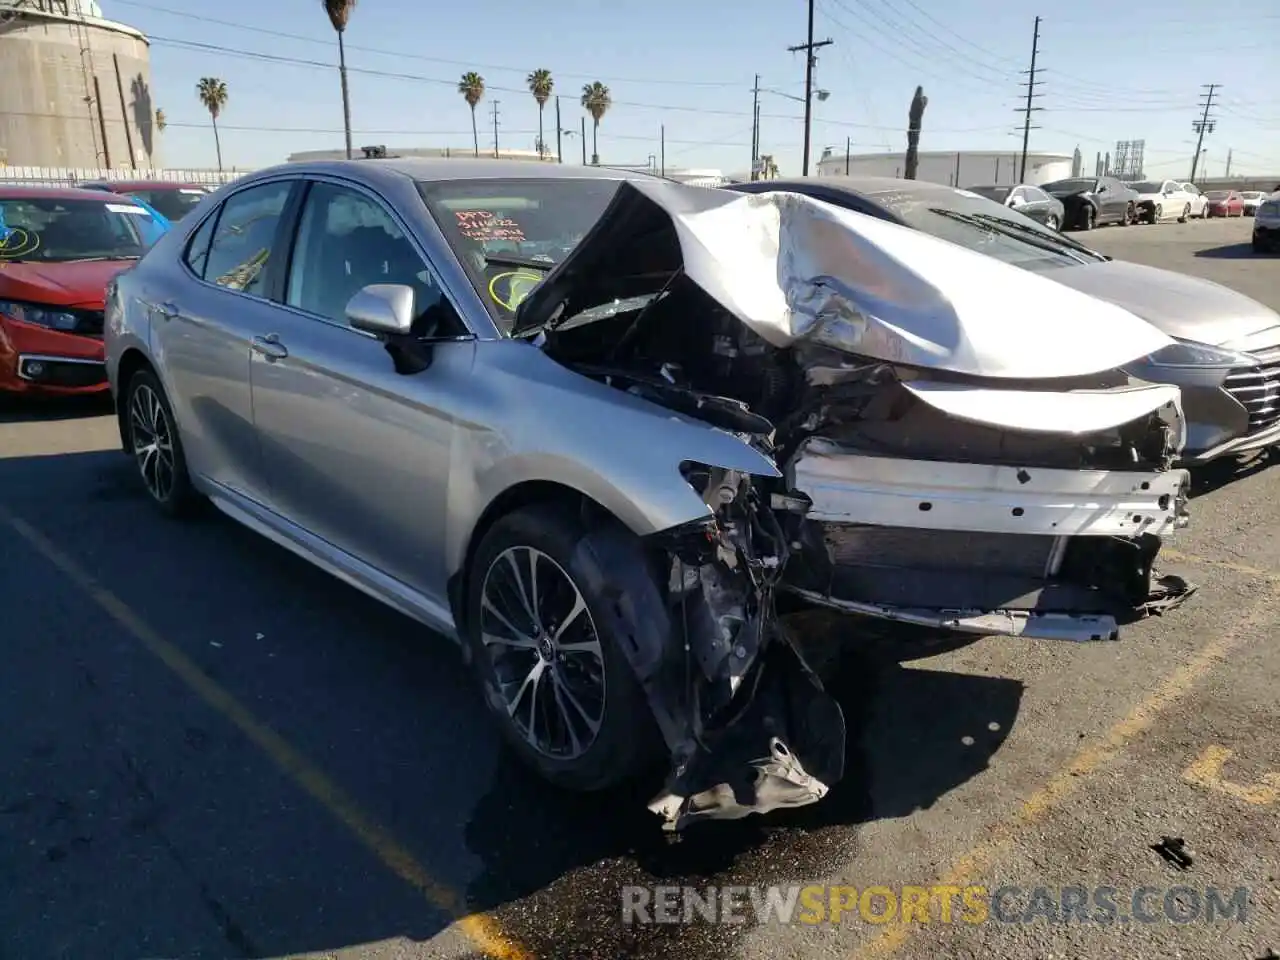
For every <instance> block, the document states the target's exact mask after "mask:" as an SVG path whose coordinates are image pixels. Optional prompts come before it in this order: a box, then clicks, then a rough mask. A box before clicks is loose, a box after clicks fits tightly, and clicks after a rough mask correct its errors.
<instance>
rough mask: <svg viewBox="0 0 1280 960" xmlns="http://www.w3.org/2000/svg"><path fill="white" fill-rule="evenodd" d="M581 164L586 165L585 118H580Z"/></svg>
mask: <svg viewBox="0 0 1280 960" xmlns="http://www.w3.org/2000/svg"><path fill="white" fill-rule="evenodd" d="M582 165H583V166H584V167H585V166H586V165H587V118H586V117H583V118H582Z"/></svg>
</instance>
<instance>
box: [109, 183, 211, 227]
mask: <svg viewBox="0 0 1280 960" xmlns="http://www.w3.org/2000/svg"><path fill="white" fill-rule="evenodd" d="M126 192H127V194H128V195H129V196H131V197H137V198H138V199H139V200H141V201H142V202H143V203H147V204H150V205H151V206H153V207H155V208H156V210H158V211H160V215H161V216H163V217H168V218H169V220H170V221H171V222H173V223H177V222H178V221H179V220H181V219H182V218H183V217H185V216H186V215H187V214H188V213H190V212H191V210H192V209H193V208H194V207H195V206H196V204H198V203H199V202H200V201H201V200H203V199H204V198H205V196H206V192H205V191H204V190H201V189H199V188H197V187H182V188H181V189H178V190H129V191H126Z"/></svg>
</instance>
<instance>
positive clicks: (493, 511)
mask: <svg viewBox="0 0 1280 960" xmlns="http://www.w3.org/2000/svg"><path fill="white" fill-rule="evenodd" d="M531 506H554V507H561V508H563V509H566V510H577V511H581V512H582V514H583V515H584V519H585V520H586V521H587V523H588V525H591V524H616V525H618V526H619V527H623V528H626V524H624V523H623V522H622V520H621V519H620V518H619V517H618V516H617V515H616V514H615V513H613V512H612V511H611V510H609V509H608V508H607V507H605V506H604V505H603V504H602V503H600V502H599V501H598V500H595V499H594V498H592V497H590V496H588V495H587V494H586V493H583V492H582V491H581V490H578V489H576V488H575V487H571V486H569V485H568V484H565V483H560V482H558V481H555V480H523V481H521V482H519V483H516V484H513V485H512V486H510V487H507V488H506V489H505V490H503V491H502V492H501V493H499V494H498V495H497V496H496V497H494V498H493V499H492V500H490V501H489V504H488V505H487V506H486V507H485V508H484V510H483V511H482V512H481V514H480V517H479V519H477V520H476V522H475V524H474V525H473V526H472V528H471V530H470V532H469V533H468V534H467V537H466V542H465V543H464V544H463V547H462V555H461V561H460V563H459V564H458V568H457V570H455V571H454V572H453V573H452V574H451V575H450V576H449V580H448V583H447V592H448V595H449V607H450V609H451V610H452V612H453V622H454V625H455V628H456V630H457V633H458V637H459V639H464V638H465V636H466V630H467V595H468V592H469V590H470V588H471V576H472V572H473V571H472V566H473V564H474V561H475V555H476V551H477V550H478V549H479V546H480V544H481V543H482V542H483V541H484V538H485V535H486V534H487V533H488V532H489V531H490V530H491V529H492V528H493V525H494V524H495V523H497V522H498V520H500V519H501V518H502V517H505V516H507V515H508V514H511V513H514V512H515V511H517V510H521V509H524V508H525V507H531ZM462 649H463V651H464V652H465V651H467V650H468V647H467V645H466V643H465V642H463V644H462Z"/></svg>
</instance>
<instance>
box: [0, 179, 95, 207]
mask: <svg viewBox="0 0 1280 960" xmlns="http://www.w3.org/2000/svg"><path fill="white" fill-rule="evenodd" d="M0 200H97V201H98V202H99V203H102V202H107V198H106V197H104V196H103V195H102V191H101V190H82V189H79V188H77V187H15V186H9V185H7V184H3V183H0ZM110 202H113V203H118V202H119V201H110Z"/></svg>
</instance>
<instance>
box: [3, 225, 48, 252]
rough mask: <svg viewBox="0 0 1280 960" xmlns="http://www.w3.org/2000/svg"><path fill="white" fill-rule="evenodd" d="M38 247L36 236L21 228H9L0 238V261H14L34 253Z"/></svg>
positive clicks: (38, 238) (38, 240) (38, 241)
mask: <svg viewBox="0 0 1280 960" xmlns="http://www.w3.org/2000/svg"><path fill="white" fill-rule="evenodd" d="M39 247H40V237H39V236H38V235H37V234H34V233H30V232H28V231H26V230H23V229H22V228H21V227H9V229H8V230H7V231H6V232H5V233H4V234H3V235H2V236H0V260H16V259H18V258H19V257H27V256H30V255H31V254H33V253H35V252H36V250H37V249H38V248H39Z"/></svg>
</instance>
